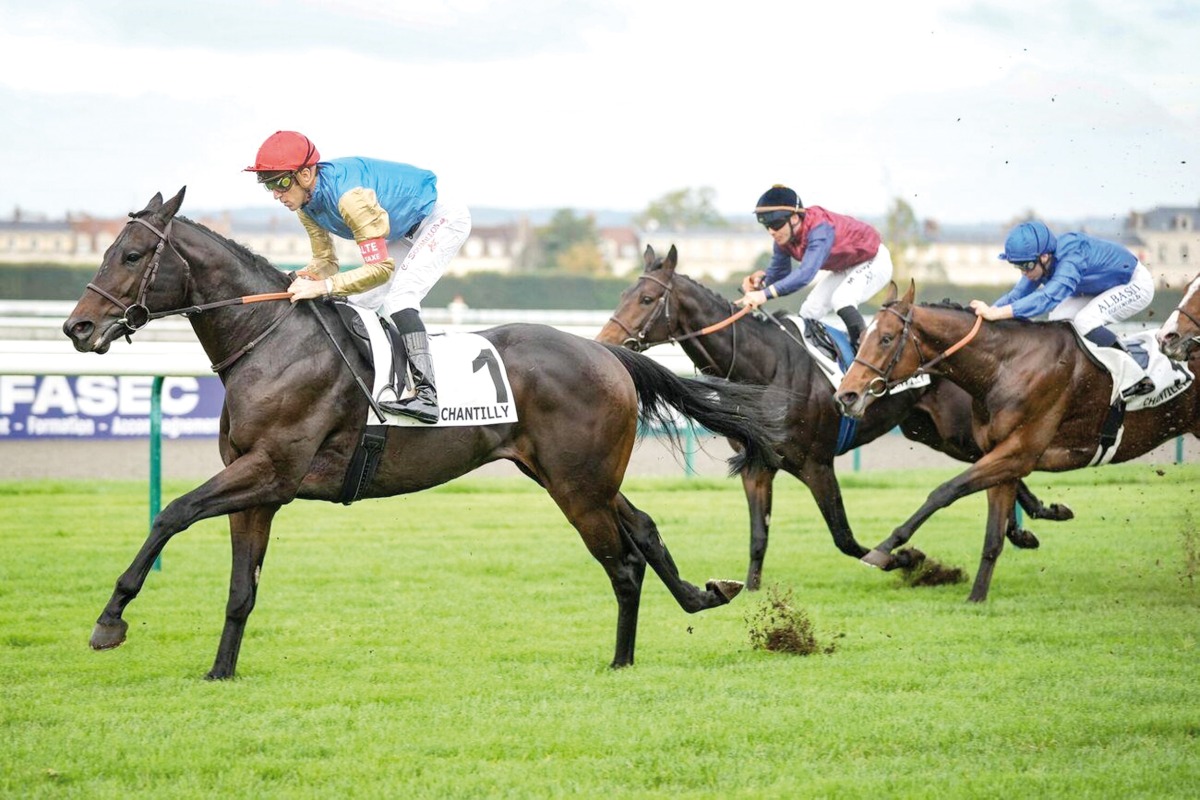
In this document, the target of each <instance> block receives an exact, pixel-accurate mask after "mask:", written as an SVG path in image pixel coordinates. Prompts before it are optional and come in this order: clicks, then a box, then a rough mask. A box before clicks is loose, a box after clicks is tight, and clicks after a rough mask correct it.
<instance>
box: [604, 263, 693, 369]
mask: <svg viewBox="0 0 1200 800" xmlns="http://www.w3.org/2000/svg"><path fill="white" fill-rule="evenodd" d="M642 259H643V262H644V265H643V269H642V274H641V276H640V277H639V278H638V279H637V283H635V284H634V285H633V286H630V287H629V288H628V289H626V290H625V291H624V292H622V293H621V301H620V302H619V303H618V304H617V310H616V311H614V312H613V315H612V316H611V317H609V319H608V322H607V323H606V324H605V325H604V327H603V328H602V329H601V330H600V333H598V334H597V335H596V341H599V342H605V343H606V344H619V345H623V346H625V347H628V348H629V349H631V350H645V349H646V348H647V347H651V346H653V345H656V344H662V343H663V342H666V341H668V340H669V339H670V338H671V324H672V323H671V314H672V312H673V310H674V309H673V307H672V306H673V304H674V299H673V298H672V296H671V294H672V284H673V283H674V279H675V267H676V265H677V264H678V260H679V253H678V252H676V250H675V245H671V249H670V251H669V252H668V253H667V255H666V258H657V257H655V255H654V248H652V247H650V246H649V245H647V246H646V252H645V254H644V255H643V257H642Z"/></svg>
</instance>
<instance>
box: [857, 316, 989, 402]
mask: <svg viewBox="0 0 1200 800" xmlns="http://www.w3.org/2000/svg"><path fill="white" fill-rule="evenodd" d="M913 308H914V306H912V305H909V307H908V313H907V314H901V313H900V312H899V311H897V310H896V309H894V308H892V306H891V305H890V304H889V305H885V306H884V307H883V308H881V309H879V310H880V312H881V313H888V314H892V315H893V316H895V317H897V318H898V319H899V320H900V321H901V322H903V323H904V327H903V328H902V329H901V331H900V344H899V345H898V346H897V347H896V349H895V350H894V351H893V352H892V357H891V358H890V359H889V360H888V362H887V364H886V365H885V366H884V367H883V368H882V369H880V368H879V367H877V366H875V365H874V364H870V363H868V362H866V361H863V360H862V359H861V358H859V357H858V356H857V355H856V356H855V357H854V363H855V364H862V365H863V366H864V367H866V368H867V369H869V370H871V372H874V373H875V377H874V378H872V379H871V381H870V382H869V383H868V384H867V389H866V393H867V394H869V395H871V396H872V397H879V396H881V395H884V394H887V393H888V392H890V391H891V390H892V389H894V388H896V387H897V386H899V385H900V384H902V383H904V382H905V381H909V380H912V379H913V378H914V377H916V376H918V375H922V374H925V373H927V372H929V370H930V369H931V368H933V367H934V366H936V365H937V364H940V363H941V362H942V361H944V360H946V359H947V358H949V357H950V356H952V355H954V354H955V353H957V352H958V351H959V350H961V349H962V348H963V347H966V345H967V344H968V343H969V342H970V341H971V340H972V339H974V338H975V334H977V333H979V329H980V327H982V326H983V317H979V316H977V317H975V324H974V325H972V326H971V330H970V331H968V332H967V335H966V336H964V337H963V338H962V339H959V340H958V341H957V342H955V343H954V344H952V345H950V346H949V347H948V348H946V350H945V351H944V352H942V353H940V354H938V355H936V356H934V357H933V358H932V359H930V360H929V361H926V360H925V355H924V353H922V352H921V342H920V340H919V338H918V337H917V333H916V331H915V330H913V325H912V322H913ZM910 342H911V343H912V345H913V347H914V348H915V349H916V351H917V362H918V366H917V369H916V370H915V371H914V372H913V374H912V375H910V376H908V377H907V378H904V379H903V380H894V379H893V378H892V371H893V370H895V369H896V365H897V364H898V363H900V359H901V357H902V356H903V355H904V350H905V348H907V347H908V345H909V343H910Z"/></svg>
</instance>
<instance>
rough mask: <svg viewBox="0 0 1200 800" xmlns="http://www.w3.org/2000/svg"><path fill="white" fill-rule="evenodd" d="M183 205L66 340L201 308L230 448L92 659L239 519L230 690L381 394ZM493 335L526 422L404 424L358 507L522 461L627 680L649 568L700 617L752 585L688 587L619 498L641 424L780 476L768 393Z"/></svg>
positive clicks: (166, 530)
mask: <svg viewBox="0 0 1200 800" xmlns="http://www.w3.org/2000/svg"><path fill="white" fill-rule="evenodd" d="M183 194H184V192H183V190H180V192H179V194H177V195H176V196H175V197H174V198H172V199H171V200H169V201H167V202H165V203H164V202H163V199H162V196H161V195H155V196H154V198H153V199H151V201H150V203H149V205H147V206H146V208H144V209H143V210H141V211H139V212H137V213H136V214H131V215H130V216H131V220H130V221H129V223H128V224H127V225H126V226H125V228H124V230H123V231H122V232H121V233H120V235H119V236H118V237H117V239H116V241H115V242H114V243H113V245H112V246H111V247H110V248H109V249H108V251H107V252H106V253H105V255H104V261H103V263H102V264H101V266H100V270H99V271H98V272H97V273H96V276H95V278H94V279H93V282H92V283H91V284H89V285H88V289H87V291H85V292H84V295H83V297H82V298H81V299H80V301H79V303H78V305H77V306H76V307H75V310H74V311H73V312H72V313H71V316H70V318H69V319H68V320H67V321H66V323H65V324H64V325H63V330H64V332H65V333H66V334H67V336H68V337H70V339H71V341H72V342H73V343H74V345H75V348H76V349H77V350H80V351H83V352H87V351H91V352H96V353H104V352H106V351H107V350H108V348H109V346H110V344H111V343H112V342H113V341H114V340H115V339H117V338H118V337H121V336H127V335H129V334H132V333H133V332H134V331H135V330H137V329H138V328H140V327H141V326H142V325H144V324H146V323H147V322H148V321H149V320H150V319H153V318H157V317H162V316H167V315H169V314H172V313H181V312H186V313H189V314H190V316H191V323H192V327H193V329H194V330H195V332H196V336H197V337H198V338H199V340H200V343H201V344H202V345H203V346H204V350H205V352H206V354H207V355H208V357H209V358H210V359H211V360H212V361H213V362H214V363H215V364H216V365H217V366H216V367H215V368H214V369H216V370H217V371H218V372H219V374H220V377H221V380H222V382H223V383H224V385H225V407H224V409H223V410H222V413H221V429H220V437H219V447H220V452H221V458H222V460H223V461H224V463H225V465H226V466H225V468H224V469H223V470H222V471H220V472H219V473H218V474H217V475H215V476H214V477H213V478H211V479H210V480H208V481H207V482H206V483H204V484H203V485H202V486H200V487H198V488H196V489H193V490H192V491H190V492H188V493H187V494H184V495H183V496H181V497H179V498H178V499H176V500H174V501H173V502H171V503H170V504H169V505H167V507H166V508H165V509H163V511H162V513H160V514H159V515H158V516H157V517H156V518H155V520H154V522H153V524H152V525H151V530H150V534H149V536H148V537H147V539H146V541H145V543H144V544H143V545H142V548H141V550H140V551H139V552H138V554H137V556H136V557H135V558H134V560H133V562H132V564H131V565H130V566H129V568H128V569H127V570H126V571H125V573H124V574H122V575H121V576H120V578H119V579H118V580H117V584H116V589H115V590H114V592H113V595H112V598H111V599H110V600H109V602H108V604H107V605H106V606H105V608H104V610H103V612H102V613H101V614H100V617H99V619H98V620H97V623H96V627H95V629H94V631H93V633H92V638H91V646H92V647H93V648H95V649H107V648H111V647H116V646H117V645H119V644H121V643H122V642H123V641H124V640H125V634H126V630H127V628H128V625H127V623H126V622H125V621H124V620H123V619H122V613H123V611H124V609H125V607H126V606H127V605H128V604H129V602H130V601H131V600H133V598H134V597H136V596H137V594H138V592H139V591H140V589H141V587H142V584H143V582H144V581H145V579H146V575H147V573H148V571H149V570H150V567H151V565H152V563H153V562H154V559H155V558H156V557H157V556H158V554H159V553H160V552H161V551H162V549H163V547H164V546H165V545H166V543H167V541H168V540H169V539H170V538H171V537H172V536H174V535H175V534H176V533H179V532H180V531H182V530H184V529H186V528H187V527H188V526H190V525H192V524H193V523H195V522H197V521H198V520H201V519H206V518H209V517H216V516H219V515H222V514H227V515H229V526H230V534H231V538H232V543H233V567H232V572H231V576H230V585H229V602H228V606H227V608H226V612H225V626H224V630H223V632H222V634H221V641H220V645H219V647H218V649H217V656H216V660H215V662H214V664H213V668H212V670H211V671H210V672H209V673H208V677H209V678H229V677H232V676H233V674H234V669H235V667H236V664H237V658H238V651H239V648H240V646H241V642H242V636H243V633H244V631H245V626H246V621H247V618H248V617H249V615H250V612H251V610H252V609H253V608H254V602H255V596H256V594H257V591H258V582H259V574H260V570H261V567H262V563H263V558H264V555H265V553H266V549H267V540H268V538H269V536H270V532H271V520H272V518H273V517H274V516H275V513H276V512H277V511H278V510H279V508H280V507H281V506H282V505H284V504H285V503H290V502H291V501H292V500H294V499H296V498H301V499H308V500H327V501H333V500H337V499H338V498H339V495H340V489H341V486H342V483H343V479H344V477H345V476H346V474H347V466H348V464H349V463H350V461H351V457H352V456H353V455H354V454H355V451H356V449H357V446H358V444H359V441H360V437H362V434H363V428H364V426H365V423H366V420H367V413H368V411H367V409H368V404H369V403H368V397H367V396H366V395H365V394H364V393H362V392H361V391H360V386H361V383H360V381H361V376H362V375H366V376H367V381H366V382H367V383H368V384H369V383H370V375H371V374H372V369H371V365H370V364H369V363H368V362H367V361H366V360H365V359H364V358H363V357H362V356H360V355H359V354H358V352H357V350H356V349H355V348H354V347H353V346H352V342H351V335H350V334H349V333H348V332H347V331H345V329H344V328H342V327H341V325H340V323H339V322H338V321H337V316H336V314H335V312H334V310H333V309H332V308H331V307H330V306H329V305H327V304H325V303H303V304H296V305H292V304H290V303H288V302H286V300H287V295H286V294H284V295H283V296H282V299H283V300H284V301H285V302H279V303H273V302H254V303H253V304H251V305H247V303H248V302H250V301H252V300H255V299H256V298H257V297H258V296H259V295H260V294H261V293H280V292H284V290H285V289H286V287H287V285H288V278H287V277H286V276H285V275H283V274H282V273H280V272H279V271H278V270H276V269H275V268H274V267H273V266H271V264H269V263H268V262H267V261H266V260H265V259H264V258H262V257H261V256H256V255H254V254H252V253H251V252H250V251H248V250H247V249H245V248H244V247H242V246H240V245H238V244H236V243H234V242H231V241H229V240H227V239H224V238H223V237H221V236H219V235H217V234H216V233H214V232H212V231H210V230H208V229H207V228H205V227H203V226H201V225H197V224H196V223H194V222H191V221H189V220H187V219H185V218H183V217H178V216H176V214H177V212H178V211H179V207H180V205H181V204H182V202H183ZM234 298H236V299H234ZM151 308H155V309H158V310H157V311H153V312H152V311H150V309H151ZM171 309H174V310H171ZM201 311H203V312H204V313H197V312H201ZM323 329H324V330H323ZM480 335H481V336H483V337H484V338H486V339H487V340H488V341H490V342H491V343H492V344H494V346H495V348H496V350H497V352H498V353H499V354H500V356H501V358H502V360H503V362H504V364H505V367H506V369H507V375H508V378H509V381H510V383H511V388H512V402H513V403H515V405H516V407H517V409H518V414H519V417H520V421H519V422H517V423H513V424H503V425H496V426H475V427H421V428H419V429H414V428H411V427H398V428H393V429H391V430H390V435H389V436H388V437H387V442H386V446H385V448H384V450H383V453H382V457H381V459H380V462H379V465H378V470H377V472H376V473H375V475H374V478H373V480H371V481H370V483H369V484H368V485H367V486H366V488H365V491H364V492H363V494H362V496H365V497H386V496H390V495H395V494H402V493H407V492H416V491H419V490H421V489H426V488H429V487H431V486H436V485H438V484H440V483H444V482H446V481H449V480H451V479H453V478H456V477H458V476H460V475H463V474H465V473H467V472H470V471H471V470H473V469H475V468H476V467H479V466H481V465H483V464H485V463H487V462H490V461H495V460H498V459H508V460H509V461H512V462H513V463H515V464H516V466H517V467H518V468H519V469H520V470H521V471H522V472H523V473H524V474H525V475H527V476H529V477H530V478H532V479H533V480H535V481H537V482H538V484H539V485H541V486H542V488H544V489H545V490H546V491H547V493H549V494H550V496H551V497H552V498H553V499H554V501H555V503H557V504H558V507H559V508H560V509H561V510H562V512H563V514H564V515H565V516H566V517H567V519H568V520H569V521H570V522H571V524H572V525H573V526H575V528H576V529H577V530H578V531H579V534H580V536H581V537H582V538H583V542H584V544H585V545H586V546H587V548H588V550H589V551H590V552H591V554H592V555H593V556H594V557H595V558H596V560H597V561H599V562H600V564H601V565H602V566H603V567H604V570H605V572H607V573H608V577H609V580H610V581H611V583H612V587H613V592H614V594H615V595H616V600H617V637H616V639H617V643H616V651H615V654H614V656H613V660H612V666H614V667H621V666H625V665H628V664H632V663H633V656H634V643H635V638H636V633H637V617H638V604H639V600H640V597H641V588H642V579H643V576H644V574H645V568H646V564H647V563H649V564H650V566H651V567H652V568H653V569H654V571H655V572H656V573H657V574H658V576H659V578H660V579H662V581H663V583H664V584H666V586H667V588H668V589H669V590H670V592H671V594H672V595H673V596H674V598H675V599H676V601H677V602H678V603H679V605H680V606H681V607H682V608H683V609H684V610H685V611H687V612H689V613H691V612H696V611H700V610H703V609H707V608H713V607H715V606H720V605H724V604H726V603H728V602H729V601H730V600H731V599H732V598H733V596H734V595H736V594H737V592H738V591H740V589H741V584H740V583H739V582H737V581H710V582H708V584H707V585H706V586H705V587H704V588H703V589H701V588H699V587H697V586H694V585H692V584H690V583H688V582H686V581H684V580H682V579H681V578H680V577H679V573H678V571H677V569H676V567H675V564H674V562H673V561H672V559H671V555H670V553H669V552H668V551H667V548H666V546H665V545H664V544H663V542H662V540H661V539H660V538H659V534H658V530H657V529H656V527H655V525H654V522H653V521H652V520H651V519H650V517H649V516H648V515H647V514H645V513H643V512H642V511H639V510H638V509H637V508H635V507H634V506H633V504H632V503H630V502H629V500H628V499H626V497H625V496H624V495H623V494H622V493H621V491H620V487H621V482H622V479H623V477H624V474H625V469H626V467H627V465H628V463H629V457H630V452H631V450H632V447H633V443H634V441H635V439H636V437H637V429H638V422H639V418H640V419H642V420H643V421H647V420H653V421H661V420H663V419H666V418H669V416H670V414H669V409H675V410H676V411H678V412H679V413H681V414H683V415H684V416H686V417H688V418H690V419H693V420H695V421H697V422H699V423H700V424H701V425H703V426H705V427H707V428H710V429H711V430H714V431H717V432H718V433H720V434H722V435H725V436H731V437H733V438H734V439H736V440H737V441H738V442H739V443H740V445H741V446H742V447H744V448H745V452H744V458H743V459H741V460H744V461H745V463H746V464H748V465H763V466H769V465H771V464H773V463H774V460H775V456H774V454H773V450H772V448H773V447H774V440H773V437H774V434H773V433H772V428H771V426H770V425H766V424H762V423H761V422H760V421H759V419H758V418H757V416H756V415H757V414H759V413H761V412H759V411H758V410H757V404H758V402H759V400H760V399H761V397H760V395H761V390H756V389H754V388H752V387H742V386H738V385H736V384H731V383H727V382H722V381H715V382H711V383H709V382H706V381H696V380H687V379H681V378H678V377H676V376H675V375H673V374H672V373H671V372H670V371H669V370H667V369H665V368H664V367H662V366H660V365H658V364H657V363H655V362H654V361H652V360H650V359H649V358H646V357H644V356H637V355H636V354H632V353H628V352H626V351H624V350H622V349H620V348H616V347H607V346H604V345H601V344H598V343H596V342H593V341H589V340H587V339H583V338H580V337H578V336H573V335H571V334H566V333H562V332H560V331H557V330H555V329H554V328H550V327H546V326H540V325H505V326H501V327H498V328H492V329H490V330H487V331H483V332H481V334H480ZM331 339H332V340H333V341H331ZM334 345H336V347H335V346H334ZM639 407H640V409H641V410H640V412H639ZM731 463H732V462H731ZM734 466H735V468H740V467H741V463H740V460H739V463H736V464H734Z"/></svg>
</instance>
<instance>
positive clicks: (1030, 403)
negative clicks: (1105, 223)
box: [837, 285, 1200, 602]
mask: <svg viewBox="0 0 1200 800" xmlns="http://www.w3.org/2000/svg"><path fill="white" fill-rule="evenodd" d="M915 291H916V287H915V286H910V287H909V289H908V291H907V292H906V293H905V295H904V297H903V298H901V299H900V300H898V301H897V300H896V287H895V285H893V286H892V289H891V293H890V295H889V297H888V302H887V303H886V304H885V305H884V307H883V308H882V309H880V312H879V313H878V314H876V315H875V320H874V321H873V322H872V323H871V326H870V328H868V330H867V333H866V336H865V337H864V338H863V342H862V346H861V348H860V350H859V354H858V358H857V359H855V363H854V365H853V366H852V367H851V368H850V370H849V371H848V372H847V373H846V376H845V378H844V379H843V380H842V383H841V386H840V388H839V391H838V393H837V400H838V402H839V403H841V404H842V406H843V408H845V409H846V413H848V414H854V415H861V414H863V413H864V412H865V411H866V410H867V408H868V407H869V406H871V404H872V403H873V402H875V401H876V397H877V396H878V394H879V392H881V391H885V390H886V388H887V387H888V386H891V385H893V384H895V383H896V382H899V381H904V380H906V379H908V378H909V377H911V376H912V375H914V374H916V373H917V372H918V371H923V372H928V373H930V374H932V375H941V376H943V377H944V378H946V379H947V380H951V381H954V382H955V383H957V384H958V385H959V386H961V387H962V388H963V389H965V390H966V391H967V392H968V393H969V394H970V395H971V397H972V398H973V400H974V404H973V406H972V407H973V409H974V429H975V438H976V440H977V441H978V442H979V443H980V446H981V447H982V448H983V449H984V451H985V452H986V454H985V455H984V456H983V457H982V458H980V459H979V460H978V461H976V462H975V463H974V464H972V465H971V466H970V468H968V469H967V470H966V471H965V472H963V473H962V474H961V475H959V476H957V477H955V478H953V479H951V480H949V481H947V482H946V483H944V484H942V485H941V486H939V487H938V488H937V489H935V490H934V491H933V492H932V493H931V494H930V495H929V499H928V500H926V501H925V503H924V504H923V505H922V506H921V507H920V508H919V509H918V510H917V512H916V513H915V514H913V515H912V516H911V517H909V519H908V520H906V521H905V522H904V523H903V524H901V525H900V527H898V528H896V530H895V531H893V533H892V535H891V536H889V537H888V538H887V539H885V540H884V541H883V542H881V543H880V544H879V545H878V546H877V547H876V548H875V549H874V550H872V551H871V552H870V553H869V554H868V555H867V556H866V557H865V558H864V559H863V560H864V561H866V562H867V563H869V564H873V565H875V566H880V567H884V568H889V567H891V566H892V558H893V557H892V556H891V551H892V550H893V549H894V548H896V547H899V546H900V545H903V544H904V543H905V542H907V541H908V540H909V538H910V537H911V536H912V535H913V533H914V532H915V531H916V529H917V528H918V527H919V526H920V525H921V524H922V523H923V522H925V520H927V519H929V517H930V516H932V515H933V513H934V512H936V511H937V510H938V509H940V508H944V507H946V506H948V505H950V504H951V503H953V502H954V501H955V500H958V499H959V498H961V497H964V496H966V495H968V494H973V493H974V492H978V491H981V490H985V489H986V490H987V493H988V521H987V534H986V535H985V537H984V544H983V556H982V558H981V560H980V564H979V572H978V573H977V574H976V576H975V584H974V586H973V587H972V589H971V594H970V597H969V599H970V600H972V601H975V602H981V601H983V600H985V599H986V598H987V593H988V586H989V584H990V583H991V577H992V572H993V570H994V568H995V565H996V559H997V558H998V557H999V555H1000V551H1001V550H1002V549H1003V547H1004V536H1003V532H1004V530H1005V529H1006V526H1007V525H1008V520H1009V516H1010V514H1011V512H1012V507H1013V497H1014V495H1015V493H1016V491H1017V485H1018V482H1019V480H1020V479H1021V478H1024V477H1025V476H1026V475H1028V474H1029V473H1031V472H1032V471H1034V470H1035V469H1036V470H1043V471H1046V472H1063V471H1066V470H1072V469H1079V468H1081V467H1086V466H1088V465H1089V464H1090V463H1092V462H1093V460H1095V458H1096V455H1097V452H1098V450H1099V443H1100V436H1101V431H1102V428H1103V426H1104V423H1105V421H1106V419H1107V418H1108V415H1109V408H1110V397H1111V393H1112V391H1111V390H1112V378H1111V376H1110V375H1109V374H1108V372H1106V371H1105V370H1103V369H1101V368H1100V367H1099V366H1097V365H1096V364H1095V363H1093V361H1092V359H1091V357H1090V356H1089V355H1088V353H1087V352H1086V351H1085V350H1084V349H1083V348H1082V347H1081V346H1080V345H1079V344H1078V341H1077V339H1076V336H1075V333H1074V332H1073V331H1072V329H1071V327H1070V324H1069V323H1066V322H1049V323H1047V322H1029V321H1026V320H1004V321H1001V322H992V323H983V324H982V326H980V324H979V320H980V318H978V317H976V316H975V314H974V312H972V311H970V310H967V309H962V308H958V307H955V308H949V307H938V306H918V305H915V304H914V303H913V295H914V293H915ZM976 331H977V332H976ZM1190 368H1191V370H1192V373H1193V374H1195V373H1196V371H1197V370H1198V369H1200V354H1196V355H1193V358H1192V361H1191V363H1190ZM1124 424H1125V427H1124V433H1123V435H1122V436H1121V438H1120V439H1119V443H1118V444H1117V447H1116V450H1115V453H1114V454H1113V457H1112V459H1111V460H1112V462H1113V463H1119V462H1122V461H1128V460H1130V459H1133V458H1137V457H1138V456H1140V455H1142V454H1144V453H1146V452H1148V451H1149V450H1151V449H1153V448H1154V447H1157V446H1158V445H1159V444H1161V443H1163V442H1164V441H1166V440H1168V439H1171V438H1173V437H1175V436H1180V435H1182V434H1184V433H1189V432H1190V433H1192V434H1193V435H1195V436H1200V389H1197V386H1196V383H1195V382H1194V381H1193V382H1192V383H1191V384H1189V385H1188V387H1187V389H1186V390H1184V391H1182V392H1179V394H1177V395H1176V396H1175V397H1174V398H1172V399H1171V400H1168V401H1167V402H1164V403H1162V404H1161V405H1156V406H1152V407H1149V408H1145V409H1141V410H1138V411H1131V412H1129V413H1128V414H1126V415H1125V419H1124Z"/></svg>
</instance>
